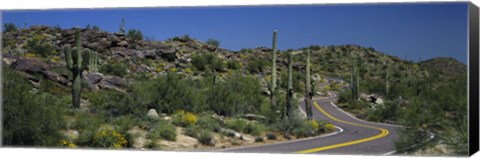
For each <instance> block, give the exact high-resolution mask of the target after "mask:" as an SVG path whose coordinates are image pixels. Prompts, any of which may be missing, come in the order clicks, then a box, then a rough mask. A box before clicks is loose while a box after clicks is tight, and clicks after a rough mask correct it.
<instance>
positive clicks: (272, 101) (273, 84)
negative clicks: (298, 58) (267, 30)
mask: <svg viewBox="0 0 480 158" xmlns="http://www.w3.org/2000/svg"><path fill="white" fill-rule="evenodd" d="M272 45H273V46H272V81H271V83H270V86H269V89H270V104H271V107H272V108H275V107H276V106H277V105H276V98H275V89H276V88H277V63H276V62H277V30H273V43H272Z"/></svg>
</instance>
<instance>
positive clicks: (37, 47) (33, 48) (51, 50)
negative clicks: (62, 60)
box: [26, 34, 57, 58]
mask: <svg viewBox="0 0 480 158" xmlns="http://www.w3.org/2000/svg"><path fill="white" fill-rule="evenodd" d="M45 37H46V35H45V34H39V35H35V36H34V37H33V38H31V39H29V40H28V41H27V45H26V49H27V51H28V52H31V53H35V54H39V55H40V56H42V57H44V58H45V57H48V56H50V55H52V54H57V52H56V51H55V47H54V46H53V45H51V44H50V43H48V42H46V40H45Z"/></svg>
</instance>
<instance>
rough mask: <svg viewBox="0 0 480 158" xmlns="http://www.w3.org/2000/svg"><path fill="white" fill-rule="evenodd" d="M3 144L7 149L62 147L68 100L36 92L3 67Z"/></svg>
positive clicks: (18, 76) (15, 74)
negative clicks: (60, 142) (62, 132)
mask: <svg viewBox="0 0 480 158" xmlns="http://www.w3.org/2000/svg"><path fill="white" fill-rule="evenodd" d="M2 76H3V83H2V84H3V85H2V86H3V97H2V98H3V99H2V101H3V106H2V108H3V109H2V110H3V113H2V117H3V118H2V119H3V120H2V121H3V122H2V124H3V125H2V140H3V141H2V142H3V145H5V146H17V145H20V146H58V145H59V141H60V140H61V139H62V138H63V137H62V135H61V133H59V131H60V130H62V129H65V125H66V123H65V121H64V120H65V119H64V115H65V114H66V112H67V111H66V107H67V105H68V100H65V99H59V97H58V96H54V95H50V94H48V93H44V92H41V91H36V90H35V89H34V88H33V87H32V86H31V85H30V83H28V82H27V81H26V80H25V79H23V78H22V77H21V76H20V75H18V74H17V73H16V72H15V71H12V70H11V69H9V68H6V67H3V75H2Z"/></svg>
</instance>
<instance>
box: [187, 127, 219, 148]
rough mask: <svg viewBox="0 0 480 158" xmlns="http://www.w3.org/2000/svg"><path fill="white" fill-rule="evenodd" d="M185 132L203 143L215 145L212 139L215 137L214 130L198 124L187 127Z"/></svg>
mask: <svg viewBox="0 0 480 158" xmlns="http://www.w3.org/2000/svg"><path fill="white" fill-rule="evenodd" d="M185 134H186V135H188V136H190V137H193V138H196V139H197V140H198V141H199V142H200V143H202V144H203V145H214V144H212V139H213V134H212V132H211V131H210V130H208V129H204V128H202V127H200V126H198V125H193V126H189V127H187V128H186V129H185Z"/></svg>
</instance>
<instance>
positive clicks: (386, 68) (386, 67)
mask: <svg viewBox="0 0 480 158" xmlns="http://www.w3.org/2000/svg"><path fill="white" fill-rule="evenodd" d="M386 60H387V56H386V55H385V61H384V62H383V65H384V66H385V95H388V86H389V85H388V65H387V61H386Z"/></svg>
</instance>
